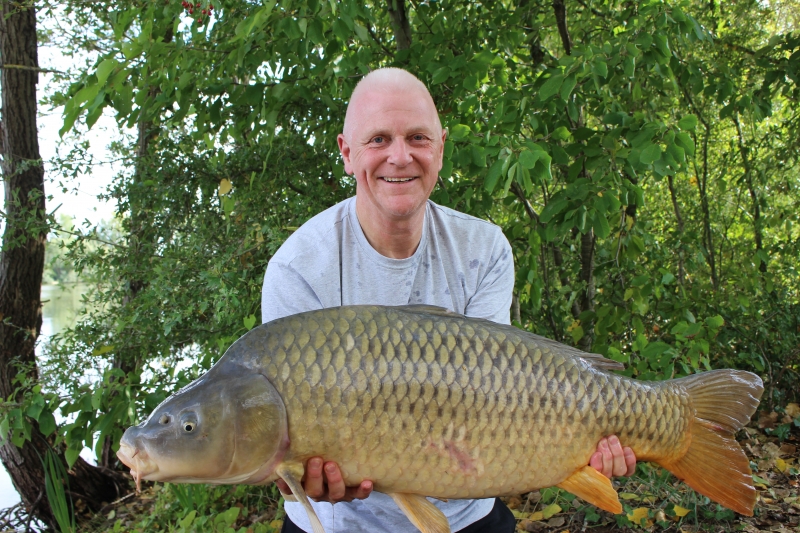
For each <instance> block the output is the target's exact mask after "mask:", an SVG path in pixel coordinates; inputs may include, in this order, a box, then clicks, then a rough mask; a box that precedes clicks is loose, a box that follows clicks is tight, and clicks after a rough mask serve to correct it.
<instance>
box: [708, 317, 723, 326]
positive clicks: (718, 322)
mask: <svg viewBox="0 0 800 533" xmlns="http://www.w3.org/2000/svg"><path fill="white" fill-rule="evenodd" d="M706 324H707V325H708V327H710V328H711V329H719V328H721V327H722V326H723V325H724V324H725V319H724V318H722V317H721V316H720V315H715V316H710V317H708V318H706Z"/></svg>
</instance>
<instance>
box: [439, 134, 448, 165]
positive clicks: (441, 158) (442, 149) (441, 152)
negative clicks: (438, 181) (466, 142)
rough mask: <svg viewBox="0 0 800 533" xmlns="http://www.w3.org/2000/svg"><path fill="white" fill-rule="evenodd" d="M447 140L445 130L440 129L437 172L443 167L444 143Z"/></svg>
mask: <svg viewBox="0 0 800 533" xmlns="http://www.w3.org/2000/svg"><path fill="white" fill-rule="evenodd" d="M445 140H447V128H442V143H441V146H439V170H442V166H443V165H444V141H445Z"/></svg>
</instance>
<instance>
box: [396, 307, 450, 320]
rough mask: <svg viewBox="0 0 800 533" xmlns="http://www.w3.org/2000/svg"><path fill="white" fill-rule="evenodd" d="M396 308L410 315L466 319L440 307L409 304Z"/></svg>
mask: <svg viewBox="0 0 800 533" xmlns="http://www.w3.org/2000/svg"><path fill="white" fill-rule="evenodd" d="M396 307H397V308H398V309H401V310H403V311H408V312H410V313H427V314H429V315H436V316H445V317H447V318H466V317H465V316H464V315H462V314H460V313H455V312H453V311H450V310H449V309H447V308H446V307H439V306H438V305H428V304H408V305H398V306H396Z"/></svg>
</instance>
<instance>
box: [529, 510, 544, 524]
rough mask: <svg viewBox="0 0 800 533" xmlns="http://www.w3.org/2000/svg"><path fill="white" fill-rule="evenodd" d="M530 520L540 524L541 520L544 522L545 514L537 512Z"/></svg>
mask: <svg viewBox="0 0 800 533" xmlns="http://www.w3.org/2000/svg"><path fill="white" fill-rule="evenodd" d="M529 519H530V520H532V521H534V522H539V521H541V520H544V513H543V512H541V511H536V512H535V513H533V514H532V515H531V516H530V518H529Z"/></svg>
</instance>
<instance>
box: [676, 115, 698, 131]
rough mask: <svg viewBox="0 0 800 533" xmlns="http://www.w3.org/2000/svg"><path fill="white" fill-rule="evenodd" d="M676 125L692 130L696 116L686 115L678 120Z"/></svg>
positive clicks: (695, 124) (694, 126)
mask: <svg viewBox="0 0 800 533" xmlns="http://www.w3.org/2000/svg"><path fill="white" fill-rule="evenodd" d="M678 126H680V128H681V129H682V130H687V131H694V129H695V128H696V127H697V117H696V116H695V115H686V116H684V117H683V118H682V119H680V120H679V121H678Z"/></svg>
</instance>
